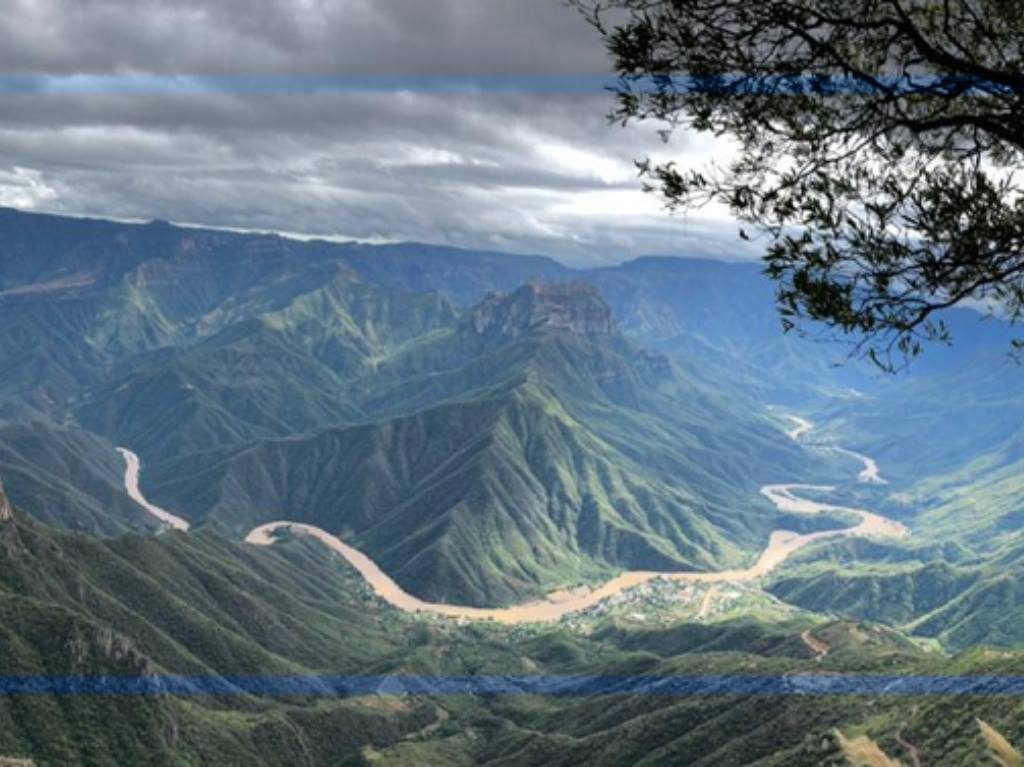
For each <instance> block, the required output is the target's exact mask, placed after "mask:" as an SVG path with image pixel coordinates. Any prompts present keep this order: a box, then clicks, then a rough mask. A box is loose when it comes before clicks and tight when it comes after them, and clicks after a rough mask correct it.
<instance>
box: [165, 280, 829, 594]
mask: <svg viewBox="0 0 1024 767" xmlns="http://www.w3.org/2000/svg"><path fill="white" fill-rule="evenodd" d="M378 382H379V383H378ZM352 392H353V399H354V400H355V401H356V402H357V403H359V404H360V406H361V407H362V408H363V409H364V410H365V411H367V412H372V413H374V414H375V415H376V416H377V418H378V419H379V420H375V421H373V422H371V423H367V424H363V425H359V426H352V427H347V428H339V429H331V430H327V431H323V432H320V433H317V434H314V435H312V436H307V437H302V438H294V437H293V438H288V439H285V440H273V441H261V442H257V443H254V444H247V445H245V446H244V447H240V448H236V449H227V450H217V451H207V452H202V453H199V454H197V455H194V456H186V457H184V458H181V459H179V460H174V461H167V462H163V463H161V464H160V465H157V466H154V467H153V469H152V470H151V472H150V473H148V474H147V480H146V481H147V486H148V487H150V488H152V491H151V492H152V494H153V497H154V499H155V500H156V501H157V502H159V503H161V504H163V505H165V506H167V507H168V508H175V509H179V510H181V512H182V513H183V514H186V515H191V517H192V519H193V521H195V522H198V523H207V524H214V525H218V526H220V528H221V529H224V530H226V531H228V532H229V533H230V534H232V535H235V536H239V537H241V536H244V535H245V534H246V533H247V532H248V531H249V530H250V529H251V528H252V527H254V526H255V525H256V524H258V523H261V522H265V521H271V520H276V519H291V520H295V521H304V522H310V523H312V524H316V525H318V526H320V527H323V528H325V529H327V530H330V531H332V532H336V533H339V534H341V535H342V536H344V537H345V538H346V539H348V540H350V541H351V542H353V543H354V544H355V545H357V546H359V547H361V548H363V549H364V550H365V551H366V552H367V553H368V554H370V555H371V556H373V558H374V559H375V560H376V561H378V562H379V563H380V564H381V565H382V567H384V568H385V570H386V571H387V572H388V573H389V574H391V575H392V576H393V577H394V578H396V580H397V581H398V582H399V583H401V584H402V585H403V586H405V587H406V588H407V589H408V590H409V591H411V592H413V593H415V594H418V595H421V596H424V597H429V598H432V599H438V600H441V601H460V600H461V601H467V602H470V603H473V604H501V603H507V602H510V601H516V600H518V599H521V598H523V597H525V596H532V595H536V594H539V593H541V591H543V590H545V589H547V588H549V587H552V586H556V585H563V584H566V583H572V582H576V581H579V580H581V579H594V578H596V577H606V576H607V575H608V574H609V573H610V572H611V571H612V570H613V569H617V568H625V569H659V570H674V569H695V568H696V569H716V568H720V567H727V566H731V565H738V564H740V563H744V562H749V561H752V560H753V559H754V558H755V557H756V555H757V554H758V553H759V552H760V549H761V548H763V546H764V545H765V543H766V542H767V539H768V535H769V533H770V532H771V530H773V529H775V528H776V527H779V526H781V525H783V520H782V518H780V516H779V515H778V514H777V513H776V512H775V511H774V509H772V508H771V507H770V506H769V505H768V504H767V503H765V502H764V501H763V500H761V499H759V496H758V495H757V489H758V487H759V486H760V484H762V483H763V482H766V481H768V479H770V478H772V477H778V476H790V477H801V476H806V475H808V473H809V471H811V470H813V468H814V467H816V466H818V462H816V461H815V459H814V458H813V457H809V456H807V455H805V454H804V452H803V451H802V450H801V449H800V448H799V447H798V446H796V445H794V444H793V443H791V442H790V441H789V440H786V439H785V437H784V435H783V434H781V432H780V431H779V429H778V427H777V426H776V425H775V424H774V423H773V422H771V421H769V420H768V419H767V418H765V417H762V416H758V415H756V414H754V413H751V414H750V415H745V414H742V413H741V414H738V413H736V412H735V407H734V405H735V401H734V400H731V399H729V398H723V397H721V396H720V395H718V394H717V393H715V392H713V391H711V390H710V389H709V388H708V387H706V386H705V385H702V384H700V383H699V382H697V381H696V380H694V379H692V378H689V377H687V376H686V374H685V373H684V371H682V370H680V369H677V368H676V367H674V366H673V365H672V364H671V363H670V362H669V361H668V360H667V359H665V358H663V357H660V356H658V355H652V354H649V353H645V352H643V351H641V350H639V349H637V348H636V347H634V346H633V345H632V344H630V343H629V342H628V341H626V340H625V339H624V338H622V337H621V336H620V335H619V334H618V333H617V331H616V330H615V327H614V323H613V322H612V320H611V315H610V311H609V309H608V307H607V306H606V305H605V304H604V303H603V302H602V301H601V299H600V298H599V297H598V295H597V293H596V292H594V291H593V289H591V288H588V287H586V286H583V285H570V286H564V287H558V286H555V287H548V286H541V285H537V284H533V285H530V286H527V287H524V288H522V289H521V290H519V291H516V292H515V293H513V294H508V295H495V296H492V297H491V298H488V299H487V300H485V301H484V302H483V303H482V304H480V305H479V306H478V307H476V308H474V309H473V310H471V311H470V312H469V313H467V315H466V316H465V318H464V319H463V320H462V321H461V322H460V323H458V324H457V325H456V326H453V327H451V328H449V329H448V330H446V331H443V332H440V333H430V334H427V336H426V337H425V338H424V339H422V340H420V341H419V342H417V343H415V344H412V345H410V346H409V347H403V348H400V349H399V350H398V352H397V353H396V354H395V355H393V356H392V357H388V358H385V359H384V360H383V361H382V362H381V364H380V366H379V367H378V369H377V370H376V371H374V372H373V374H372V375H369V376H365V377H362V378H360V379H358V381H357V382H356V384H355V385H354V386H353V387H352ZM359 392H363V397H364V399H363V400H362V401H360V400H359V399H358V394H359ZM748 407H749V409H750V410H752V411H755V412H756V408H755V407H754V406H753V405H752V404H750V405H749V406H748ZM409 411H411V412H409ZM393 412H398V413H402V412H406V413H408V414H405V415H396V416H393V417H388V416H387V415H386V414H388V413H393ZM808 464H810V467H808ZM822 465H824V464H822ZM785 524H786V526H788V527H795V528H803V527H805V526H806V524H807V521H806V520H797V519H787V520H785Z"/></svg>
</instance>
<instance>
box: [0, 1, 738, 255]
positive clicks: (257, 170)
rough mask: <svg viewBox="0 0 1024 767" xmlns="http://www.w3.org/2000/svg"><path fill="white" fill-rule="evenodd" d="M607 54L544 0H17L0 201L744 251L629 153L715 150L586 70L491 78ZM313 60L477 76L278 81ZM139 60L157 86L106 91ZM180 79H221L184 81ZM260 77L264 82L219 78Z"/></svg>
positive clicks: (222, 220)
mask: <svg viewBox="0 0 1024 767" xmlns="http://www.w3.org/2000/svg"><path fill="white" fill-rule="evenodd" d="M607 66H608V65H607V60H606V57H605V53H604V51H603V49H602V48H601V45H600V42H599V40H597V39H596V37H595V35H594V32H593V30H591V29H590V28H589V27H588V26H587V25H586V24H585V23H584V22H583V21H582V19H580V18H579V17H578V16H577V14H576V13H575V12H574V11H573V10H571V9H569V8H567V7H565V6H564V5H562V4H561V3H560V2H559V0H517V2H514V3H513V2H503V1H502V0H407V1H403V0H391V1H390V2H382V1H381V0H374V2H369V1H365V0H344V1H342V2H325V1H323V0H300V1H298V2H287V3H286V2H259V3H253V2H249V1H248V0H246V1H245V2H242V1H241V0H222V1H221V2H212V0H208V1H200V0H189V1H187V2H177V3H174V4H170V3H156V2H139V0H135V1H134V2H122V1H121V0H66V1H62V0H37V1H33V0H17V1H16V2H14V3H13V4H11V5H10V7H9V8H8V9H7V10H6V11H5V14H4V15H3V16H2V17H0V70H2V71H3V74H5V75H7V76H14V77H17V78H21V79H20V80H18V82H25V80H26V78H29V79H30V81H31V82H32V83H34V85H33V87H32V88H29V89H27V90H29V91H31V92H19V91H18V90H17V89H15V90H13V91H8V92H5V93H4V95H3V96H0V98H2V99H3V105H4V108H3V109H2V111H0V204H5V205H14V206H17V207H23V208H29V207H34V208H36V209H40V210H47V211H53V212H69V213H76V214H90V215H101V216H102V215H107V216H116V217H131V218H153V217H160V218H167V219H171V220H176V221H183V222H191V223H198V224H206V225H215V226H216V225H221V226H232V227H242V228H258V229H272V230H278V231H288V232H300V233H306V234H310V235H324V236H338V237H356V238H366V239H385V240H423V241H430V242H441V243H446V244H453V245H461V246H466V247H486V248H492V249H494V248H497V249H506V250H516V251H530V252H544V253H549V254H551V255H554V256H556V257H559V258H562V259H563V260H565V261H568V262H573V263H595V262H607V261H617V260H622V259H625V258H631V257H634V256H636V255H640V254H645V253H680V254H701V255H711V256H717V257H726V258H733V257H742V256H744V255H749V250H745V249H743V247H742V246H741V245H740V244H739V243H738V240H737V238H736V236H735V230H736V227H735V224H734V223H733V222H731V221H730V220H729V219H728V217H726V216H724V215H722V214H721V213H715V212H710V213H709V214H708V215H706V216H700V217H691V218H689V219H678V218H671V217H669V216H667V214H665V213H664V211H662V210H661V209H660V206H659V205H658V202H657V200H656V199H654V198H651V197H649V196H646V195H644V194H643V193H642V192H641V191H640V190H639V183H638V181H637V179H636V174H635V172H634V168H633V165H632V161H633V159H635V158H637V157H641V156H644V155H646V154H655V155H665V154H666V153H671V154H672V155H673V156H679V157H681V158H682V159H684V160H686V159H688V158H689V159H691V160H696V159H699V160H701V161H703V160H706V159H707V158H708V157H709V156H710V155H714V154H715V153H717V152H721V151H723V150H722V148H721V147H720V146H718V145H714V144H709V143H708V142H706V141H703V140H701V139H699V138H697V137H689V136H681V137H677V139H675V140H674V142H673V144H672V145H671V146H670V147H665V146H664V145H662V144H661V142H660V140H659V139H658V137H657V135H656V132H655V130H654V128H653V127H643V126H640V127H633V128H630V129H622V128H619V127H616V126H611V125H609V124H608V122H607V121H606V119H605V117H604V115H605V113H606V112H607V111H608V109H609V107H610V97H609V96H608V95H607V94H604V93H601V92H600V90H599V89H598V88H595V89H594V92H592V93H590V92H577V91H574V92H566V93H558V92H537V93H531V92H530V87H529V86H525V87H522V88H518V89H512V91H511V92H500V93H495V92H489V90H488V88H487V83H488V82H489V81H488V80H487V78H488V77H490V76H497V78H498V81H500V82H505V80H504V79H502V78H506V79H507V78H509V77H512V78H515V77H523V76H525V77H527V78H529V77H541V78H543V77H545V76H552V75H587V76H595V75H597V76H600V75H604V74H606V72H607ZM325 75H326V76H343V77H345V78H346V81H347V82H356V83H359V82H360V79H359V78H361V77H364V78H369V80H368V81H370V82H373V79H372V78H379V77H381V76H398V77H402V76H409V75H411V76H415V77H417V78H427V80H428V81H430V82H437V83H444V82H445V80H444V79H443V78H444V77H445V76H455V77H466V76H468V77H472V78H476V77H480V78H482V79H481V80H480V83H479V84H478V85H477V86H476V87H475V88H473V89H472V92H460V93H447V92H445V91H444V89H443V88H439V89H431V88H429V87H428V88H425V89H415V88H413V89H409V88H403V87H402V86H401V84H399V85H398V86H395V87H390V88H383V87H382V88H376V89H370V90H368V91H367V92H352V91H351V90H342V91H334V90H330V89H328V90H327V91H325V92H308V91H305V90H303V91H302V92H296V93H290V92H288V91H289V87H288V84H289V83H291V82H296V83H303V82H307V80H304V79H303V78H308V77H309V76H325ZM148 76H156V77H157V78H162V79H158V80H157V82H159V83H160V84H161V87H158V88H146V87H142V88H138V89H136V90H134V91H132V92H128V93H124V92H117V88H112V87H111V83H118V82H121V79H123V78H129V79H130V78H139V77H148ZM196 76H200V77H201V76H222V77H223V76H226V77H227V80H226V81H225V80H223V79H222V80H217V81H216V83H217V85H216V86H215V87H213V88H210V89H197V88H191V87H189V83H190V78H192V77H196ZM266 76H269V77H271V78H274V79H273V83H274V86H273V87H272V88H255V89H246V88H233V87H232V85H231V83H232V82H233V81H232V80H231V78H232V77H242V78H249V79H248V80H244V82H251V81H252V78H261V77H266ZM430 78H433V80H431V79H430ZM513 81H514V80H513ZM595 81H596V79H595ZM257 82H259V80H257ZM527 82H532V81H531V80H529V79H527ZM68 83H72V84H74V86H75V87H73V88H69V87H66V86H67V84H68ZM225 83H226V84H225ZM36 84H37V85H36ZM169 84H170V85H174V84H181V85H182V87H181V89H180V91H179V90H177V89H176V86H175V87H167V86H168V85H169ZM54 85H57V86H61V87H56V88H54V87H53V86H54ZM204 90H205V91H206V92H203V91H204ZM49 91H52V92H49Z"/></svg>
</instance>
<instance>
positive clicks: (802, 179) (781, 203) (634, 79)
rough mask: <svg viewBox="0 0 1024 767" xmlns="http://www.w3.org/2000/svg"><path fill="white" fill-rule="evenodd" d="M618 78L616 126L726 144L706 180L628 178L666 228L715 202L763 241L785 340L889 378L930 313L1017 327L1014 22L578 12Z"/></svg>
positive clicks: (691, 176) (982, 16)
mask: <svg viewBox="0 0 1024 767" xmlns="http://www.w3.org/2000/svg"><path fill="white" fill-rule="evenodd" d="M570 1H571V2H572V4H573V5H575V6H576V7H578V8H579V9H580V10H582V11H583V12H584V13H585V14H586V15H587V18H588V19H589V20H590V22H591V23H592V24H593V25H594V26H595V27H596V28H597V29H598V30H599V31H600V33H601V34H602V35H603V37H604V40H605V43H606V45H607V48H608V50H609V52H610V54H611V56H612V57H613V59H614V63H615V68H616V70H617V72H618V74H619V81H618V86H617V88H616V91H617V93H616V96H617V100H616V108H615V110H614V112H613V117H614V118H615V119H617V120H619V121H621V122H623V123H628V122H630V121H634V120H656V121H660V122H661V123H662V124H663V127H664V135H665V136H666V137H668V136H669V135H671V133H672V132H673V131H674V130H675V129H677V128H679V127H686V128H689V129H693V130H697V131H702V132H709V133H712V134H714V135H716V136H722V137H729V138H731V139H733V140H734V141H735V143H736V145H737V146H738V149H739V151H738V153H737V156H736V159H735V160H732V161H730V162H728V163H725V164H724V165H723V164H712V165H710V166H709V167H707V168H701V169H695V168H681V167H679V166H678V165H676V164H675V163H671V162H669V163H664V164H655V163H653V162H651V161H650V160H645V161H642V162H639V163H638V165H639V167H640V170H641V172H642V174H643V175H644V176H645V177H646V184H645V186H646V188H647V189H648V190H651V191H656V192H659V193H660V194H662V195H663V196H664V199H665V200H666V202H667V204H668V206H669V207H670V208H671V209H677V210H679V209H682V210H685V209H690V208H693V207H694V206H699V205H702V204H705V203H707V202H710V201H717V202H722V203H725V204H727V205H728V206H729V208H730V209H731V210H732V211H733V213H734V214H735V215H736V216H737V217H738V218H739V219H740V220H741V221H742V222H744V224H745V225H746V229H741V231H740V234H741V236H743V237H750V236H751V234H748V231H747V230H749V231H750V232H751V233H752V234H753V235H754V236H756V237H759V238H763V239H765V240H766V242H767V250H766V253H765V256H764V258H765V263H766V272H767V274H768V275H769V276H770V277H772V278H773V279H774V280H776V281H777V285H778V301H779V308H780V311H781V314H782V318H783V324H784V326H785V327H786V328H787V329H790V328H793V327H805V323H804V322H803V321H804V320H811V321H819V322H823V323H824V324H825V325H826V326H828V327H831V328H833V329H837V330H839V331H842V332H844V333H849V334H853V337H854V338H856V339H857V341H856V347H857V349H858V350H859V351H860V352H862V353H864V354H866V355H868V356H869V357H871V358H872V359H873V360H875V361H876V362H877V363H878V364H880V365H882V366H883V367H886V368H889V369H891V368H893V367H894V366H895V365H897V364H898V363H900V362H901V361H904V360H906V359H907V358H908V357H910V356H913V355H915V354H917V353H919V352H920V350H921V347H922V341H923V340H926V339H932V340H935V339H939V340H948V339H949V332H948V329H947V328H946V326H945V325H944V324H943V322H942V319H941V310H942V309H945V308H948V307H951V306H953V305H956V304H960V303H964V302H967V301H974V302H981V303H982V304H984V305H988V306H989V307H992V308H993V309H994V310H995V311H998V312H999V313H1000V314H1004V315H1006V316H1007V317H1009V318H1010V319H1013V320H1018V319H1020V318H1021V317H1022V316H1024V197H1022V195H1021V187H1020V185H1019V183H1018V181H1017V179H1016V177H1015V173H1014V171H1015V168H1016V166H1018V165H1019V164H1020V162H1021V158H1022V152H1024V3H1021V2H1019V0H959V1H955V0H945V1H941V0H764V1H762V2H750V1H749V0H570Z"/></svg>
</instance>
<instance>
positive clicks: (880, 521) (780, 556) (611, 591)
mask: <svg viewBox="0 0 1024 767" xmlns="http://www.w3.org/2000/svg"><path fill="white" fill-rule="evenodd" d="M790 418H791V419H792V420H793V421H794V422H795V423H796V424H797V426H796V428H794V429H793V430H791V431H789V432H787V433H788V435H789V437H790V438H792V439H795V440H799V439H800V438H801V437H802V436H803V435H804V434H806V433H807V432H808V431H810V430H811V429H812V428H813V427H814V426H813V424H812V423H810V422H809V421H806V420H805V419H802V418H798V417H796V416H790ZM118 450H119V451H120V452H121V454H122V455H123V456H124V458H125V464H126V469H125V490H126V491H127V492H128V495H129V496H131V497H132V499H134V500H135V501H136V502H138V503H139V504H140V505H141V506H142V507H143V508H144V509H145V510H146V511H147V512H149V513H150V514H152V515H153V516H155V517H157V518H158V519H160V520H161V521H162V522H164V523H165V524H167V525H170V526H171V527H173V528H176V529H179V530H188V528H189V525H188V522H186V521H185V520H184V519H182V518H181V517H178V516H175V515H174V514H171V513H170V512H169V511H166V510H165V509H161V508H159V507H157V506H154V505H152V504H151V503H149V502H148V501H147V500H146V499H145V497H144V496H143V495H142V492H141V491H140V490H139V459H138V456H136V455H135V453H133V452H131V451H130V450H128V449H127V448H118ZM842 452H844V453H845V454H847V455H850V456H851V457H856V458H858V459H860V460H861V461H862V462H863V463H864V466H865V468H864V471H862V472H861V473H860V475H859V477H858V478H859V479H860V481H862V482H882V481H884V480H882V479H881V477H879V476H878V466H877V465H876V464H875V462H874V461H872V460H871V459H870V458H868V457H867V456H861V455H860V454H858V453H853V452H852V451H845V450H844V451H842ZM833 489H834V488H832V487H827V486H821V485H799V484H789V485H765V486H764V487H762V488H761V494H762V495H763V496H765V498H767V499H768V500H769V501H771V502H772V503H773V504H774V505H775V507H776V508H777V509H779V510H780V511H783V512H788V513H793V514H806V515H814V514H822V513H825V512H845V513H848V514H853V515H856V516H858V517H859V518H860V522H859V523H858V524H856V525H854V526H853V527H846V528H841V529H837V530H821V531H818V532H814V533H803V534H801V533H795V532H791V531H788V530H776V531H775V532H773V533H772V534H771V537H770V538H769V540H768V546H767V547H766V548H765V550H764V551H763V552H762V553H761V556H760V557H759V558H758V560H757V562H755V563H754V564H753V565H751V566H750V567H747V568H743V569H735V570H721V571H716V572H703V573H701V572H653V571H645V570H631V571H627V572H624V573H622V574H621V575H618V576H616V577H615V578H612V579H611V580H610V581H607V582H606V583H604V584H602V585H600V586H597V587H595V588H592V589H591V588H582V589H572V590H564V591H560V592H555V593H553V594H550V595H549V596H548V597H547V598H545V599H539V600H535V601H531V602H524V603H522V604H519V605H514V606H512V607H503V608H484V607H468V606H462V605H450V604H443V603H438V602H426V601H424V600H422V599H419V598H417V597H414V596H413V595H412V594H409V593H408V592H406V591H405V590H403V589H402V587H401V586H399V585H398V584H397V583H395V582H394V581H393V580H392V579H391V578H390V577H388V575H387V573H385V572H384V571H383V570H381V569H380V567H379V566H378V565H377V563H376V562H374V561H373V560H372V559H370V558H369V557H368V556H366V554H364V553H363V552H361V551H359V550H358V549H355V548H353V547H352V546H349V545H348V544H347V543H345V542H344V541H342V540H341V539H340V538H338V537H337V536H335V535H332V534H330V533H328V532H327V531H326V530H322V529H321V528H319V527H314V526H313V525H307V524H304V523H300V522H289V521H284V520H282V521H278V522H268V523H267V524H264V525H260V526H259V527H257V528H255V529H254V530H252V532H250V533H249V535H248V536H246V538H245V542H246V543H250V544H253V545H256V546H269V545H271V544H273V543H274V542H275V541H276V540H277V537H278V536H279V535H280V534H281V533H285V532H290V533H292V534H298V535H308V536H310V537H312V538H315V539H317V540H319V541H320V542H321V543H323V544H324V545H326V546H327V547H329V548H330V549H331V550H333V551H335V552H337V553H338V554H340V555H341V556H342V557H344V558H345V560H346V561H348V563H349V564H350V565H352V566H353V567H354V568H355V569H356V570H358V571H359V574H360V575H362V577H363V578H364V579H365V580H366V582H367V583H368V584H369V585H370V588H371V589H373V592H374V593H375V594H376V595H377V596H379V597H380V598H381V599H383V600H384V601H385V602H388V603H389V604H391V605H393V606H395V607H397V608H399V609H400V610H405V611H406V612H413V613H415V612H424V613H433V614H435V615H444V616H448V617H450V618H461V619H467V620H492V621H497V622H499V623H506V624H520V623H536V622H539V621H557V620H558V619H560V618H562V617H563V616H565V615H568V614H570V613H574V612H578V611H580V610H585V609H587V608H589V607H593V606H594V605H596V604H598V603H599V602H601V601H602V600H604V599H607V598H609V597H612V596H615V595H616V594H619V593H621V592H623V591H625V590H627V589H630V588H633V587H634V586H638V585H640V584H642V583H646V582H647V581H650V580H653V579H655V578H663V579H666V580H670V581H687V582H691V583H720V582H725V581H728V582H734V583H735V582H750V581H756V580H758V579H760V578H763V577H764V576H765V575H767V574H768V573H770V572H771V571H772V570H773V569H775V568H776V567H778V566H779V565H780V564H781V563H782V562H784V561H785V560H786V559H787V558H788V557H789V556H791V555H792V554H793V553H794V552H796V551H798V550H799V549H801V548H803V547H804V546H807V545H808V544H810V543H813V542H814V541H820V540H823V539H826V538H841V537H853V536H857V537H877V538H903V537H906V536H907V535H909V531H908V530H907V528H906V527H905V526H903V525H901V524H900V523H898V522H894V521H892V520H891V519H886V518H885V517H883V516H881V515H879V514H875V513H874V512H872V511H867V510H866V509H855V508H850V507H846V506H836V505H833V504H829V503H824V502H822V501H815V500H811V499H808V498H803V497H801V496H800V495H797V493H799V492H801V491H803V492H805V493H807V492H815V493H823V492H830V491H832V490H833Z"/></svg>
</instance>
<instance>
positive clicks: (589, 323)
mask: <svg viewBox="0 0 1024 767" xmlns="http://www.w3.org/2000/svg"><path fill="white" fill-rule="evenodd" d="M470 322H471V324H472V327H473V330H475V331H476V333H477V334H478V335H482V336H490V335H500V336H504V337H506V338H518V337H519V336H522V335H525V334H526V333H529V332H532V331H535V330H538V329H542V328H558V329H563V330H568V331H569V332H571V333H573V334H574V335H578V336H595V335H612V334H615V333H617V332H618V330H617V328H616V326H615V321H614V320H613V319H612V310H611V308H610V307H609V306H608V304H606V303H605V301H604V299H603V298H601V294H600V293H598V291H597V289H596V288H595V287H594V286H593V285H588V284H587V283H585V282H568V283H556V284H549V283H542V282H529V283H527V284H526V285H524V286H523V287H521V288H519V289H518V290H516V291H515V292H513V293H491V294H489V295H488V296H487V297H486V298H485V299H484V300H483V301H481V302H480V304H479V305H477V306H476V308H474V309H473V311H472V314H471V316H470Z"/></svg>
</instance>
